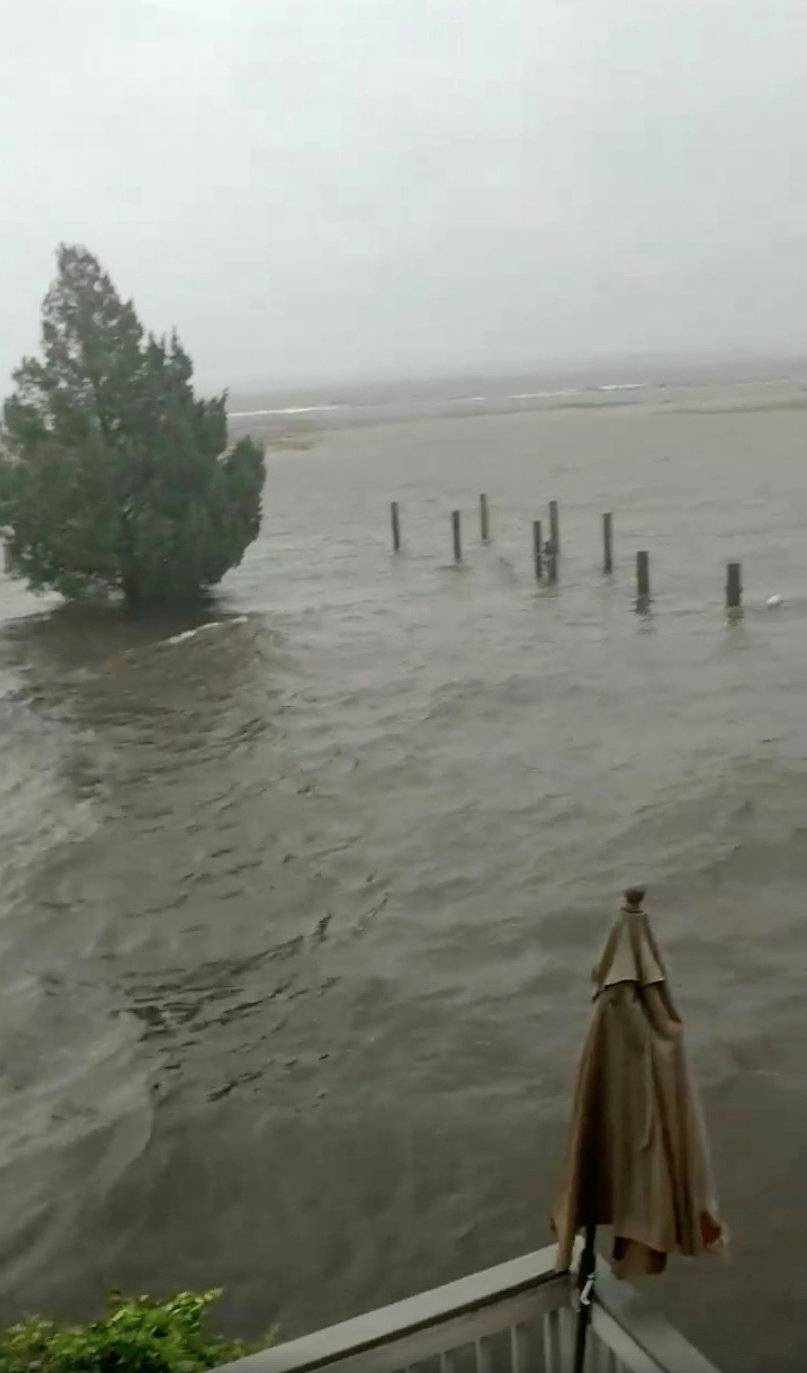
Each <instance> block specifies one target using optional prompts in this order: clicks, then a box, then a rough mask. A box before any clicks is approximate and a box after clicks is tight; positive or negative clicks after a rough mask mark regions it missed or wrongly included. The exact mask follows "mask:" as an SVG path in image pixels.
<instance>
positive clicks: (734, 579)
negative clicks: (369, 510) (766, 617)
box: [390, 493, 743, 610]
mask: <svg viewBox="0 0 807 1373" xmlns="http://www.w3.org/2000/svg"><path fill="white" fill-rule="evenodd" d="M390 521H391V525H392V549H393V552H394V553H399V552H400V550H401V516H400V510H399V507H398V502H397V501H392V503H391V504H390ZM479 525H480V533H481V536H482V542H483V543H489V542H490V511H489V508H488V498H487V496H486V495H485V494H484V493H483V494H482V495H481V496H480V497H479ZM451 542H452V548H453V553H454V563H455V565H456V566H459V565H460V563H461V562H462V521H461V515H460V511H459V510H452V512H451ZM532 556H533V566H534V569H535V579H536V581H539V582H541V581H543V580H544V578H546V581H547V582H548V583H549V584H550V585H553V584H554V583H555V582H557V580H558V564H559V561H560V509H559V506H558V502H557V501H550V502H549V539H548V541H547V542H546V543H545V542H544V538H543V524H542V521H541V520H533V522H532ZM602 570H603V573H604V574H605V576H610V575H611V574H612V573H613V570H614V517H613V514H612V513H611V511H610V510H609V511H606V512H605V514H604V515H603V517H602ZM636 596H637V603H638V604H639V605H640V606H648V605H649V604H650V601H651V600H652V590H651V585H650V554H649V552H648V551H647V550H646V549H641V550H640V551H639V552H638V553H637V554H636ZM742 600H743V588H742V565H741V564H740V563H729V564H728V568H727V574H726V606H727V608H728V609H729V610H739V609H741V607H742Z"/></svg>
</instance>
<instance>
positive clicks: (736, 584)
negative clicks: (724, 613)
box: [726, 563, 743, 610]
mask: <svg viewBox="0 0 807 1373" xmlns="http://www.w3.org/2000/svg"><path fill="white" fill-rule="evenodd" d="M742 603H743V584H742V565H741V564H740V563H729V565H728V576H727V579H726V606H727V608H728V609H729V610H739V609H740V607H741V606H742Z"/></svg>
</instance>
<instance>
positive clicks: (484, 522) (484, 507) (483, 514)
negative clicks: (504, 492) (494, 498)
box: [479, 496, 490, 543]
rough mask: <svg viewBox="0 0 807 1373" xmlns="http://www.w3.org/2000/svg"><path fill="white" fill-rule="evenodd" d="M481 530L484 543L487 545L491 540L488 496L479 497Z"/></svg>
mask: <svg viewBox="0 0 807 1373" xmlns="http://www.w3.org/2000/svg"><path fill="white" fill-rule="evenodd" d="M479 528H480V531H481V534H482V542H483V543H487V542H488V541H489V539H490V529H489V523H488V498H487V496H480V497H479Z"/></svg>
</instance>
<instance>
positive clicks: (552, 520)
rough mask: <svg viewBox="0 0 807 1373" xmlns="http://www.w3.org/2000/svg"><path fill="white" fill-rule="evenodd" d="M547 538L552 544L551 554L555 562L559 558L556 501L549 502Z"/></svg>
mask: <svg viewBox="0 0 807 1373" xmlns="http://www.w3.org/2000/svg"><path fill="white" fill-rule="evenodd" d="M549 538H550V541H551V543H552V553H553V555H554V558H555V561H556V562H557V560H558V558H559V557H560V514H559V511H558V503H557V501H550V502H549Z"/></svg>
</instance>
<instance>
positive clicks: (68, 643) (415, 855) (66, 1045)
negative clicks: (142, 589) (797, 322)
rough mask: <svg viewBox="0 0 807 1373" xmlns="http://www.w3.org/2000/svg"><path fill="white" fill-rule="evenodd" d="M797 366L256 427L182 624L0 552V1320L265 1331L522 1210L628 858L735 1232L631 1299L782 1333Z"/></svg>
mask: <svg viewBox="0 0 807 1373" xmlns="http://www.w3.org/2000/svg"><path fill="white" fill-rule="evenodd" d="M802 400H803V393H802V392H796V391H793V392H792V393H787V394H783V395H781V396H780V395H779V394H778V393H776V394H772V393H771V391H770V389H768V390H765V391H760V393H759V396H756V395H755V393H749V392H743V394H742V396H741V397H739V396H738V393H737V392H723V391H720V392H709V393H706V392H701V391H699V392H697V393H696V392H693V393H691V394H686V395H680V394H677V395H669V394H668V395H661V394H655V393H653V394H651V395H645V396H642V397H639V398H638V403H636V404H631V405H625V406H622V405H614V406H609V407H607V408H601V407H599V406H596V407H593V408H592V407H588V406H583V407H582V408H562V409H555V408H552V405H551V404H550V405H549V406H548V407H547V408H543V409H541V408H539V409H537V410H530V409H529V408H526V409H522V410H518V409H517V410H516V411H515V412H513V413H502V414H488V415H473V414H454V415H451V416H449V417H448V418H446V417H443V418H438V417H436V416H434V415H431V414H426V415H420V417H416V418H413V419H412V418H410V419H409V420H408V421H403V420H401V421H399V422H394V423H392V422H387V423H384V424H381V423H375V424H364V425H361V426H359V427H351V420H350V416H349V415H348V416H345V415H344V414H340V416H339V424H338V427H336V428H333V429H329V430H327V431H325V432H324V433H323V434H322V435H321V438H320V441H319V442H318V443H317V444H316V445H315V446H314V447H312V448H311V449H310V450H308V451H295V452H287V453H283V454H281V455H279V456H277V457H275V458H273V460H272V462H271V465H270V473H269V482H268V487H267V497H266V520H265V526H264V533H263V536H262V539H261V541H260V543H259V544H258V545H257V546H256V547H255V548H253V550H252V551H251V553H250V555H249V557H248V559H247V561H246V562H245V564H244V566H243V567H242V568H241V569H240V570H239V571H238V572H237V573H235V574H234V575H233V576H232V577H231V578H230V579H229V580H228V581H227V583H226V584H225V586H224V588H223V589H222V592H221V595H220V596H219V598H218V599H217V601H216V603H215V604H214V605H212V606H211V608H210V612H209V618H210V619H213V620H216V621H224V622H225V623H222V624H219V625H218V626H216V627H211V628H207V629H204V630H203V631H202V632H201V633H198V634H193V635H190V636H188V635H187V631H188V630H192V629H194V628H196V627H197V626H198V624H199V623H200V622H201V619H202V618H203V617H200V620H197V621H196V622H195V623H189V622H188V620H187V619H185V620H183V621H181V622H177V621H174V620H166V621H164V622H160V623H155V622H153V621H151V622H148V623H136V622H133V621H131V620H128V619H127V618H125V617H124V616H123V615H121V614H120V613H118V612H116V611H114V610H108V611H95V612H90V611H88V610H75V609H65V608H60V607H49V606H48V605H43V603H41V602H34V601H33V600H32V599H30V598H28V597H27V596H26V594H25V593H24V592H22V591H21V590H20V589H19V588H17V587H14V586H10V585H9V584H8V583H3V585H2V588H0V594H1V595H2V609H1V610H0V613H2V614H3V615H4V617H5V618H4V623H3V625H2V628H1V629H0V690H2V691H3V692H4V694H3V695H2V698H1V699H0V720H1V721H2V727H3V734H2V739H3V767H2V773H0V837H1V838H2V849H0V865H1V866H0V877H1V878H2V886H1V887H0V913H1V914H2V921H1V923H0V955H1V957H0V978H1V979H2V1003H1V1007H0V1028H1V1029H2V1037H3V1040H2V1042H3V1048H4V1054H3V1069H2V1075H1V1076H0V1098H1V1110H0V1208H1V1213H2V1215H3V1227H2V1232H1V1234H0V1259H1V1260H2V1302H1V1303H0V1317H2V1318H5V1319H8V1318H10V1317H12V1316H15V1315H17V1314H18V1313H19V1312H20V1311H21V1310H23V1309H26V1308H37V1309H40V1310H43V1311H47V1312H53V1313H65V1314H70V1315H73V1316H76V1317H79V1316H83V1315H85V1314H87V1313H88V1312H90V1311H91V1310H94V1309H95V1306H96V1305H97V1303H98V1302H99V1300H100V1298H101V1296H102V1294H103V1293H104V1291H105V1290H106V1289H107V1288H109V1287H110V1286H113V1285H115V1286H122V1287H125V1288H137V1289H161V1290H165V1289H169V1288H176V1287H180V1286H185V1285H194V1286H209V1285H223V1286H224V1287H225V1288H226V1289H227V1299H226V1316H227V1320H228V1322H229V1323H231V1324H232V1325H233V1326H234V1327H236V1328H238V1329H239V1330H241V1331H243V1332H245V1333H254V1332H256V1331H258V1330H260V1329H261V1328H262V1327H264V1326H267V1325H269V1324H270V1323H272V1322H274V1321H279V1322H280V1324H281V1326H282V1327H283V1329H284V1331H286V1332H288V1333H292V1332H296V1331H298V1330H300V1329H301V1328H308V1327H312V1326H314V1325H318V1324H320V1323H323V1322H327V1321H330V1320H332V1319H334V1318H337V1317H340V1316H343V1315H347V1314H349V1313H353V1312H356V1311H358V1310H360V1309H364V1308H367V1307H369V1306H372V1305H375V1304H377V1303H380V1302H383V1301H386V1300H389V1299H392V1298H394V1297H396V1296H400V1295H404V1294H407V1293H409V1292H411V1291H413V1290H417V1289H419V1288H422V1287H424V1286H427V1285H431V1284H433V1283H436V1282H439V1281H442V1280H444V1279H447V1278H449V1277H451V1276H456V1275H459V1274H461V1273H463V1272H465V1271H468V1270H470V1269H474V1268H477V1267H482V1266H487V1265H488V1264H491V1263H494V1262H497V1261H499V1260H501V1259H503V1258H505V1257H507V1256H510V1255H513V1254H516V1253H518V1252H520V1251H523V1250H525V1249H527V1248H532V1247H537V1246H539V1245H541V1244H543V1243H546V1242H547V1241H548V1234H547V1226H546V1222H545V1216H546V1213H547V1210H548V1205H549V1199H550V1195H551V1191H552V1186H553V1182H554V1176H555V1172H556V1168H557V1165H558V1161H559V1154H560V1149H561V1143H562V1138H563V1132H564V1128H565V1120H566V1116H567V1110H568V1088H569V1084H570V1080H571V1076H572V1073H573V1066H574V1060H575V1056H576V1053H577V1050H578V1047H579V1043H580V1038H581V1035H582V1032H583V1027H584V1024H585V1021H586V1017H587V1013H588V1004H587V996H588V985H587V977H588V969H589V967H590V964H591V959H592V954H593V951H594V949H595V948H596V946H597V944H598V941H599V939H600V936H601V934H602V932H603V927H604V924H605V923H606V922H607V920H608V919H609V918H610V915H611V909H612V905H613V900H614V899H615V895H616V893H617V891H618V889H619V888H620V886H621V885H622V884H623V883H624V882H625V881H626V880H628V879H631V878H637V877H643V878H646V879H647V880H648V882H649V883H650V885H651V888H652V898H653V900H652V905H653V908H654V911H655V918H656V924H657V928H658V932H659V935H660V937H661V939H662V940H663V942H664V945H665V947H666V948H667V950H668V951H669V954H670V958H671V962H672V964H673V968H674V972H675V974H676V981H677V987H678V994H679V1000H680V1003H681V1005H682V1008H683V1010H684V1012H685V1014H686V1016H687V1018H688V1024H689V1039H690V1044H691V1047H692V1052H693V1057H694V1059H695V1061H696V1065H697V1068H698V1071H699V1077H700V1079H701V1082H702V1085H703V1090H704V1095H705V1099H706V1105H707V1112H708V1115H709V1119H710V1124H711V1127H712V1134H713V1140H714V1151H715V1156H716V1158H715V1162H716V1169H717V1172H718V1176H719V1180H720V1182H721V1192H722V1199H723V1204H724V1210H725V1212H726V1214H727V1217H728V1219H729V1222H730V1224H731V1225H732V1228H733V1230H734V1233H735V1246H734V1253H733V1257H732V1259H731V1261H730V1262H729V1263H728V1264H725V1265H722V1264H720V1265H715V1266H710V1265H708V1264H705V1265H702V1266H699V1267H697V1268H696V1267H693V1266H691V1265H686V1264H681V1265H679V1266H678V1267H677V1268H676V1269H675V1271H674V1273H673V1274H672V1275H670V1276H667V1277H665V1278H663V1279H661V1280H659V1281H658V1282H656V1284H655V1285H654V1286H653V1288H652V1295H653V1298H654V1299H655V1300H656V1301H657V1302H658V1304H659V1305H660V1306H662V1307H663V1308H664V1309H666V1310H667V1311H668V1312H669V1313H670V1314H671V1315H672V1317H673V1319H674V1320H675V1321H676V1322H677V1323H678V1324H679V1325H680V1326H681V1327H682V1328H683V1330H684V1331H685V1332H686V1333H687V1334H688V1335H689V1336H690V1337H691V1338H692V1339H694V1340H695V1342H696V1343H698V1344H700V1345H701V1346H702V1347H703V1349H704V1352H706V1353H708V1354H709V1355H711V1356H712V1357H713V1358H714V1359H715V1360H716V1361H717V1362H722V1364H723V1366H724V1367H725V1369H726V1370H728V1371H730V1373H735V1371H736V1373H758V1370H760V1369H762V1368H765V1369H766V1370H782V1373H789V1370H796V1369H797V1368H798V1369H800V1368H801V1367H802V1365H803V1362H804V1355H805V1353H807V1261H806V1260H805V1254H806V1253H807V1207H805V1200H804V1198H805V1182H804V1178H805V1163H807V1076H806V1075H805V1071H804V1062H805V1049H807V1002H806V1001H805V977H806V976H807V924H806V923H805V896H804V893H805V878H807V708H806V707H805V700H806V699H807V697H806V696H805V679H807V657H806V656H805V638H807V538H806V537H805V529H806V528H807V460H805V412H804V409H802V408H798V407H799V406H800V405H801V403H802ZM781 401H784V402H786V403H785V405H784V406H781V407H780V402H781ZM757 403H758V406H759V408H755V405H756V404H757ZM740 404H742V407H743V408H741V409H738V408H737V407H738V406H739V405H740ZM704 411H710V412H709V413H704ZM483 489H484V490H487V492H488V493H489V495H490V500H491V507H492V517H491V518H492V523H493V533H494V542H493V544H492V545H491V547H490V548H487V549H483V548H481V547H480V546H479V543H478V538H477V527H476V522H475V502H476V498H477V495H478V492H479V491H480V490H483ZM551 496H557V497H558V498H559V499H560V500H561V502H562V507H563V540H564V560H563V567H562V582H561V585H560V587H559V589H558V591H557V593H556V594H553V593H551V592H541V591H537V590H536V588H535V585H534V582H533V580H532V577H531V568H530V560H529V542H530V522H531V520H532V519H533V517H534V516H536V515H540V514H542V513H545V505H546V501H547V500H548V499H549V498H550V497H551ZM393 498H397V499H398V500H399V501H400V503H401V511H402V519H403V529H404V539H405V544H406V549H405V553H404V555H403V556H401V557H400V558H399V559H393V558H392V557H391V556H390V553H389V540H388V528H387V519H388V515H387V503H388V501H389V500H390V499H393ZM455 505H459V506H461V507H462V508H463V509H464V510H465V511H466V512H467V516H466V542H467V561H466V565H465V566H464V568H463V569H462V570H461V571H459V572H456V571H454V570H453V569H452V568H451V567H450V566H449V560H450V558H449V555H450V532H449V523H448V513H449V511H450V510H451V508H452V507H453V506H455ZM607 508H613V510H614V512H615V519H616V530H617V556H618V569H617V575H616V577H615V578H614V580H613V582H609V583H608V584H605V583H604V582H603V579H602V577H601V576H600V575H599V572H598V559H599V547H598V540H599V516H600V513H601V511H602V510H604V509H607ZM639 547H647V548H649V549H650V550H651V554H652V559H653V578H654V583H655V589H656V592H657V598H656V601H655V604H654V607H653V612H652V614H651V615H650V616H648V617H639V616H637V615H636V614H635V612H634V610H633V608H632V595H633V587H632V567H631V559H632V556H633V553H634V551H635V550H636V549H637V548H639ZM733 556H737V557H741V558H742V560H743V563H744V575H745V585H746V597H747V613H746V616H745V619H744V620H743V622H742V623H740V624H735V625H728V624H727V623H726V620H725V618H724V615H723V612H722V604H721V603H722V594H723V593H722V586H723V581H724V570H725V563H726V561H727V560H728V559H729V558H731V557H733ZM774 592H777V593H780V594H782V595H783V596H784V598H785V604H784V606H783V607H782V608H781V610H779V611H778V612H770V611H767V610H765V608H764V602H765V599H766V597H767V596H768V595H769V594H771V593H774ZM182 635H185V637H179V636H182Z"/></svg>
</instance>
